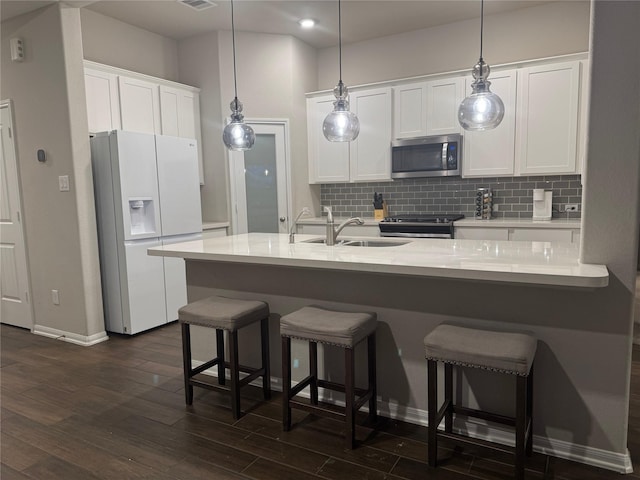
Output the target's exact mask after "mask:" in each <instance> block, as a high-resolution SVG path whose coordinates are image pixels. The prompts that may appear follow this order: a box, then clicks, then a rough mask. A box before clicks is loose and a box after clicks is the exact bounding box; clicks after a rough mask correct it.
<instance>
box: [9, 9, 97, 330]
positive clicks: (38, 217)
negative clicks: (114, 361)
mask: <svg viewBox="0 0 640 480" xmlns="http://www.w3.org/2000/svg"><path fill="white" fill-rule="evenodd" d="M13 36H19V37H22V38H23V39H24V42H25V50H26V58H25V61H24V62H22V63H13V62H11V61H10V54H9V38H11V37H13ZM1 48H2V52H1V53H2V55H1V57H2V77H1V80H2V81H1V88H2V89H1V91H0V97H2V98H3V99H12V100H13V102H14V103H13V106H14V114H15V123H16V136H15V138H16V146H17V161H18V168H19V170H20V177H21V183H22V185H21V187H22V197H23V205H24V221H25V229H26V241H27V248H28V254H29V270H30V275H31V285H32V297H33V298H32V301H33V305H34V313H35V324H36V325H35V328H36V330H38V329H52V330H56V331H60V332H61V333H64V332H67V333H70V334H74V335H78V336H81V337H89V336H92V335H97V334H100V333H101V332H102V333H104V322H103V314H102V303H101V294H100V273H99V269H98V268H97V258H98V257H97V251H98V250H97V247H98V244H97V235H96V229H95V212H94V207H93V182H92V180H91V169H90V156H89V132H88V127H87V118H86V101H85V96H84V76H83V70H82V44H81V42H80V15H79V11H78V10H77V9H69V8H65V7H63V6H61V5H59V4H56V5H53V6H50V7H47V8H44V9H40V10H37V11H35V12H32V13H29V14H26V15H22V16H19V17H16V18H14V19H11V20H9V21H6V22H3V23H2V43H1ZM38 149H43V150H45V152H46V155H47V161H46V162H45V163H40V162H38V161H37V160H36V151H37V150H38ZM59 175H68V176H69V183H70V186H71V191H70V192H60V191H59V190H58V176H59ZM52 289H56V290H59V292H60V305H53V304H52V302H51V290H52Z"/></svg>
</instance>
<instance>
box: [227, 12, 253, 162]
mask: <svg viewBox="0 0 640 480" xmlns="http://www.w3.org/2000/svg"><path fill="white" fill-rule="evenodd" d="M231 42H232V44H233V88H234V92H235V96H234V97H233V100H231V104H230V105H229V107H231V119H230V122H229V123H228V124H227V126H226V127H224V131H223V132H222V141H223V142H224V144H225V145H226V146H227V148H228V149H229V150H233V151H244V150H249V149H250V148H251V147H253V144H254V142H255V141H256V134H255V132H254V131H253V128H251V127H250V126H249V125H247V124H246V123H244V115H242V102H240V100H238V82H237V80H236V76H237V75H236V30H235V24H234V20H233V0H231Z"/></svg>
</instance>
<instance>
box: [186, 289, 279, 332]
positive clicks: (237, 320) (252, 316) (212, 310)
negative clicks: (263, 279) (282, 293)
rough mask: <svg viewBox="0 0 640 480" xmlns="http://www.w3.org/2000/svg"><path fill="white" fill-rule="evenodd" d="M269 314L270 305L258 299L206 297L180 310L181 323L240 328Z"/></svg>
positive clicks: (231, 328) (220, 327) (229, 329)
mask: <svg viewBox="0 0 640 480" xmlns="http://www.w3.org/2000/svg"><path fill="white" fill-rule="evenodd" d="M268 316H269V305H267V304H266V303H265V302H260V301H256V300H237V299H235V298H226V297H217V296H213V297H206V298H203V299H202V300H197V301H195V302H192V303H189V304H187V305H185V306H184V307H182V308H181V309H180V310H178V320H179V321H180V323H190V324H191V325H199V326H201V327H209V328H219V329H222V330H227V331H234V330H238V329H239V328H242V327H245V326H247V325H249V324H251V323H255V322H259V321H260V320H262V319H263V318H265V317H268Z"/></svg>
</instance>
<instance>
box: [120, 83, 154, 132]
mask: <svg viewBox="0 0 640 480" xmlns="http://www.w3.org/2000/svg"><path fill="white" fill-rule="evenodd" d="M118 82H119V86H120V113H121V116H122V129H123V130H128V131H132V132H143V133H161V128H160V95H159V92H158V84H157V83H150V82H146V81H144V80H139V79H135V78H128V77H122V76H120V77H118Z"/></svg>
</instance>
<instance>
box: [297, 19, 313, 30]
mask: <svg viewBox="0 0 640 480" xmlns="http://www.w3.org/2000/svg"><path fill="white" fill-rule="evenodd" d="M298 23H299V24H300V26H301V27H302V28H313V27H314V26H315V24H316V21H315V20H314V19H312V18H303V19H302V20H298Z"/></svg>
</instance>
